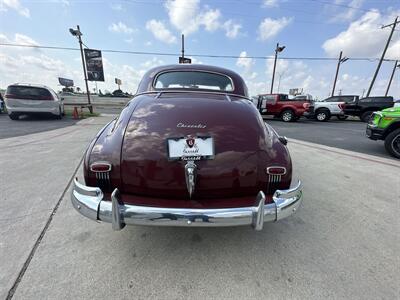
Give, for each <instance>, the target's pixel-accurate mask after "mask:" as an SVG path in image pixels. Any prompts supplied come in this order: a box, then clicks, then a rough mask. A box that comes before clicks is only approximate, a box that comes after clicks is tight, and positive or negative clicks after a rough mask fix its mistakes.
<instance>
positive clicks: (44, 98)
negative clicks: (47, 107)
mask: <svg viewBox="0 0 400 300" xmlns="http://www.w3.org/2000/svg"><path fill="white" fill-rule="evenodd" d="M40 100H50V101H51V100H54V98H53V96H44V97H40Z"/></svg>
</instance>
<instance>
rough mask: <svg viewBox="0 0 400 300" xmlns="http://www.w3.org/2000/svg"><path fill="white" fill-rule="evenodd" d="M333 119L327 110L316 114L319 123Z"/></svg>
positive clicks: (318, 111) (321, 110)
mask: <svg viewBox="0 0 400 300" xmlns="http://www.w3.org/2000/svg"><path fill="white" fill-rule="evenodd" d="M330 118H331V113H330V112H329V110H327V109H320V110H317V112H316V113H315V119H316V120H317V121H319V122H326V121H328V120H329V119H330Z"/></svg>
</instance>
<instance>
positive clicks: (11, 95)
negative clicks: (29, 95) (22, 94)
mask: <svg viewBox="0 0 400 300" xmlns="http://www.w3.org/2000/svg"><path fill="white" fill-rule="evenodd" d="M4 98H8V99H15V98H17V96H16V95H14V94H5V95H4Z"/></svg>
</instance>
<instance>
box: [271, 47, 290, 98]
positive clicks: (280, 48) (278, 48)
mask: <svg viewBox="0 0 400 300" xmlns="http://www.w3.org/2000/svg"><path fill="white" fill-rule="evenodd" d="M285 48H286V46H279V43H277V44H276V48H275V59H274V70H273V72H272V82H271V94H272V92H273V89H274V79H275V69H276V60H277V58H278V53H279V52H282V51H283V50H284V49H285Z"/></svg>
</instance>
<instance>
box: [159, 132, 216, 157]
mask: <svg viewBox="0 0 400 300" xmlns="http://www.w3.org/2000/svg"><path fill="white" fill-rule="evenodd" d="M166 142H167V158H168V160H170V161H174V160H184V161H188V160H192V161H198V160H209V159H214V157H215V147H214V138H213V137H212V136H210V135H205V136H186V137H183V136H181V137H174V138H168V139H167V141H166ZM191 143H193V145H192V146H190V144H191Z"/></svg>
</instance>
